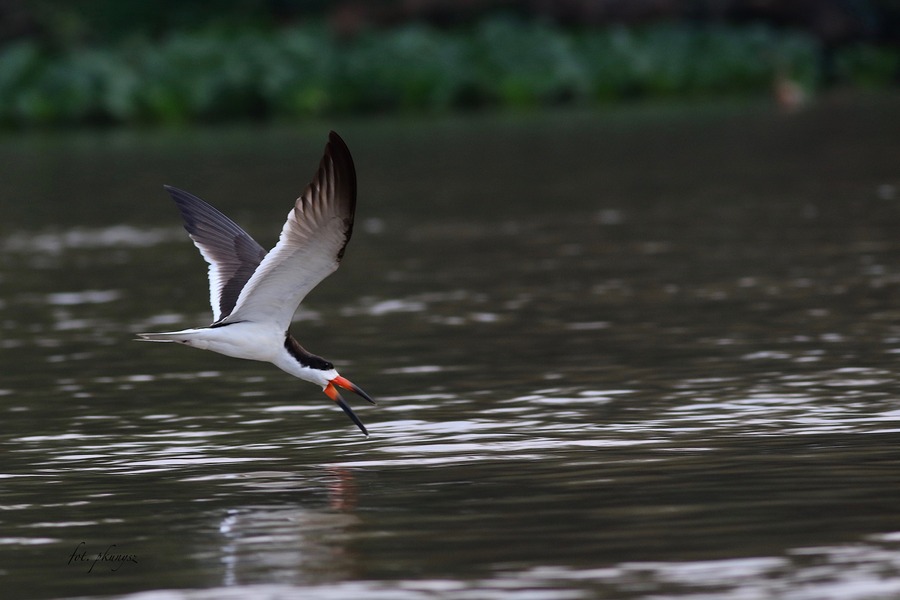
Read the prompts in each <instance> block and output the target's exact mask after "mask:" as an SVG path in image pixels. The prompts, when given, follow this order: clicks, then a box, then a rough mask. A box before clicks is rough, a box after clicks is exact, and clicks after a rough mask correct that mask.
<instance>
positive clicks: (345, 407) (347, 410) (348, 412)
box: [337, 395, 369, 437]
mask: <svg viewBox="0 0 900 600" xmlns="http://www.w3.org/2000/svg"><path fill="white" fill-rule="evenodd" d="M337 405H338V406H340V407H341V410H343V411H344V413H345V414H346V415H347V416H348V417H350V420H351V421H353V422H354V423H355V424H356V426H357V427H359V430H360V431H362V432H363V435H365V436H366V437H369V430H368V429H366V426H365V425H363V422H362V421H360V420H359V417H357V416H356V413H355V412H353V409H352V408H350V405H349V404H347V403H346V402H345V401H344V399H343V398H342V397H341V396H340V395H338V399H337Z"/></svg>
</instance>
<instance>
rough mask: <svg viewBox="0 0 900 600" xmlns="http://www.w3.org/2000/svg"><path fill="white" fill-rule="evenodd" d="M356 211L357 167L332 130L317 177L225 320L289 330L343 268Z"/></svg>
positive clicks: (301, 198) (300, 198) (342, 142)
mask: <svg viewBox="0 0 900 600" xmlns="http://www.w3.org/2000/svg"><path fill="white" fill-rule="evenodd" d="M355 211H356V169H355V167H354V166H353V158H352V157H351V156H350V151H349V150H348V149H347V145H346V144H345V143H344V140H342V139H341V138H340V136H338V134H336V133H335V132H333V131H332V132H331V134H330V135H329V138H328V144H327V145H326V146H325V153H324V156H322V160H321V162H320V163H319V169H318V171H316V174H315V176H314V177H313V180H312V181H311V182H310V184H309V185H308V186H307V187H306V190H305V191H304V192H303V194H302V195H301V196H300V197H299V198H298V199H297V201H296V203H295V204H294V209H293V210H292V211H291V212H290V213H289V214H288V218H287V221H286V222H285V224H284V227H283V228H282V230H281V235H280V237H279V238H278V243H277V244H276V245H275V247H274V248H272V250H271V251H270V252H269V253H268V254H267V255H266V257H265V258H264V259H263V261H262V262H261V263H260V265H259V267H258V268H257V269H256V271H255V272H254V273H253V276H252V277H251V278H250V280H249V281H248V282H247V284H246V285H245V286H244V289H242V290H241V293H240V296H239V297H238V299H237V304H236V305H235V307H234V310H232V311H231V314H230V315H229V316H228V317H227V318H226V319H224V323H229V322H237V321H257V322H261V321H270V322H273V323H277V324H278V325H279V326H280V327H281V328H282V329H283V330H285V331H287V328H288V326H289V325H290V323H291V320H292V319H293V316H294V312H295V311H296V310H297V306H298V305H299V304H300V302H301V301H302V300H303V298H304V297H306V294H308V293H309V291H310V290H312V289H313V288H314V287H316V286H317V285H318V284H319V282H321V281H322V280H323V279H325V278H326V277H327V276H328V275H330V274H331V273H333V272H334V271H335V269H337V268H338V265H339V264H340V261H341V258H342V257H343V255H344V249H345V248H346V246H347V242H349V241H350V234H351V233H352V232H353V216H354V213H355Z"/></svg>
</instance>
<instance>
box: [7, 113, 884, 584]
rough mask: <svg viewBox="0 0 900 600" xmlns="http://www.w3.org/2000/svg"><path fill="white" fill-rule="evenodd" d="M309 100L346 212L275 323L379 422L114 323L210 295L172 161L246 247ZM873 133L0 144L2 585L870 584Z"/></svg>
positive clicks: (634, 128)
mask: <svg viewBox="0 0 900 600" xmlns="http://www.w3.org/2000/svg"><path fill="white" fill-rule="evenodd" d="M328 127H335V128H336V129H338V130H339V131H340V133H341V134H342V135H343V136H344V137H345V139H346V140H347V142H348V144H349V145H350V148H351V150H352V151H353V153H354V156H355V158H356V162H357V167H358V171H359V179H360V198H359V208H358V215H357V225H356V229H355V232H354V237H353V240H352V242H351V244H350V246H349V248H348V250H347V254H346V258H345V261H344V264H343V266H342V267H341V269H340V270H339V271H338V273H336V274H335V275H334V276H332V277H331V278H330V279H328V280H327V281H326V282H325V283H323V284H322V286H321V287H320V288H319V289H317V290H315V292H314V293H313V294H311V295H310V297H309V299H308V301H307V302H306V303H305V304H304V306H303V307H302V308H301V310H300V311H299V312H298V314H297V319H296V322H295V323H294V326H293V328H294V332H295V334H296V335H297V336H298V337H299V338H300V339H301V340H302V341H303V343H304V345H305V346H306V347H307V348H309V349H310V350H311V351H313V352H316V353H318V354H322V355H323V356H325V357H327V358H328V359H329V360H332V361H333V362H334V363H335V364H336V366H337V368H338V369H339V370H340V371H341V373H342V374H343V375H345V376H346V377H348V378H350V379H351V380H353V381H354V382H356V383H358V384H359V385H361V386H362V387H364V388H365V389H366V390H367V391H368V392H369V393H370V394H372V395H373V396H375V397H376V398H378V400H379V405H378V406H377V407H368V406H364V403H357V404H356V405H357V407H358V414H359V415H360V417H361V418H362V419H363V421H364V422H365V423H366V424H367V425H368V427H369V429H370V431H371V434H372V435H371V437H370V438H369V439H366V438H364V437H363V436H361V435H360V434H359V432H358V431H357V430H356V428H355V427H354V426H353V425H352V423H350V422H349V421H348V420H347V419H346V418H345V416H344V415H343V414H342V413H341V412H340V411H339V410H338V409H336V407H334V406H333V404H331V403H330V402H329V401H328V400H327V398H326V397H325V396H324V395H323V394H322V393H321V392H320V391H319V390H317V389H315V387H313V386H311V385H309V384H307V383H304V382H299V381H296V380H293V379H291V378H290V377H288V376H287V375H285V374H284V373H281V372H280V371H278V370H277V369H275V368H274V367H271V366H267V365H264V364H257V363H250V362H241V361H237V360H233V359H229V358H226V357H222V356H218V355H214V354H211V353H204V352H199V351H195V350H191V349H187V348H182V347H169V346H163V345H158V344H137V343H133V342H132V341H131V338H132V337H133V333H134V332H138V331H147V330H150V331H153V330H168V329H176V328H182V327H188V326H193V325H198V324H205V323H207V322H208V321H209V318H210V313H209V307H208V305H207V299H208V293H207V290H206V282H205V278H204V276H203V274H204V270H205V266H204V264H203V262H202V260H201V259H200V257H199V255H198V254H197V252H196V250H195V249H194V248H193V246H192V245H191V243H190V241H189V240H188V239H187V237H186V235H185V234H184V232H183V230H181V228H180V225H179V221H178V216H177V212H176V211H175V209H174V207H173V206H171V203H170V201H169V200H168V198H167V196H166V195H165V194H164V192H163V191H162V187H161V186H162V184H163V183H168V184H172V185H177V186H179V187H183V188H186V189H188V190H190V191H192V192H194V193H196V194H198V195H200V196H201V197H203V198H205V199H207V200H209V201H211V202H213V203H214V204H216V205H217V206H218V207H219V208H221V209H222V210H223V211H224V212H226V213H227V214H229V215H231V216H232V217H233V218H234V219H235V220H236V221H238V222H239V223H241V224H242V225H244V226H245V227H246V228H247V229H248V231H250V232H251V233H252V234H253V235H255V236H256V237H257V239H258V240H259V241H260V243H262V244H263V245H265V246H269V245H271V244H272V243H274V241H275V239H276V236H277V232H278V230H279V229H280V226H281V223H282V222H283V219H284V216H285V214H286V212H287V210H288V207H289V206H290V202H291V201H292V199H293V198H294V197H295V196H296V195H297V194H298V193H299V192H300V191H302V188H303V186H304V185H305V183H306V182H307V181H308V179H309V178H310V176H311V175H312V172H313V170H314V167H315V165H316V163H317V161H318V158H319V153H320V152H321V148H322V146H323V145H324V141H325V139H326V136H327V128H328ZM898 156H900V104H898V103H897V101H896V98H857V99H852V100H849V99H843V98H834V99H823V100H822V101H820V102H819V103H818V104H817V105H814V106H812V107H811V108H810V109H809V110H807V111H805V112H802V113H798V114H794V115H783V114H777V113H774V112H773V111H771V110H770V109H769V108H768V107H765V106H724V107H715V108H714V107H690V108H673V109H665V110H663V109H658V108H639V109H632V110H628V111H619V112H610V113H606V114H587V113H583V114H571V113H567V114H557V115H550V116H547V115H520V116H516V117H503V118H496V117H489V116H475V117H466V118H458V119H456V118H455V119H450V118H445V119H440V120H436V121H425V120H420V121H415V122H412V121H377V120H369V121H353V122H346V123H336V124H328V126H320V125H309V126H306V127H302V128H297V127H287V126H267V127H253V126H242V127H234V128H224V129H210V130H190V131H161V132H160V131H129V132H120V131H108V132H99V133H69V134H28V135H25V134H21V135H9V136H7V137H5V138H3V139H0V164H3V165H4V166H3V177H2V178H0V203H2V206H3V214H4V216H5V218H4V219H3V222H2V223H0V252H2V255H0V256H2V263H0V265H2V269H0V289H2V295H0V324H2V333H0V357H2V361H3V371H2V378H0V411H2V415H3V419H2V429H0V445H2V455H3V462H2V473H0V588H2V589H3V590H4V596H5V597H22V598H62V597H80V598H99V597H106V596H110V595H117V596H126V597H129V598H135V599H140V600H156V599H166V600H169V599H184V598H187V599H206V598H210V599H212V598H216V599H218V598H245V597H254V598H267V597H268V598H290V597H298V598H299V597H317V598H360V597H367V598H376V599H377V598H391V599H395V598H397V599H401V600H403V599H405V598H410V599H420V598H460V599H466V598H479V599H481V598H494V597H496V598H659V597H678V598H726V599H727V598H735V599H738V598H740V599H741V600H744V599H746V598H772V597H790V598H877V597H895V596H896V595H898V594H900V511H898V509H897V507H898V506H900V450H898V442H900V402H898V389H900V381H898V377H897V374H896V373H897V363H898V359H900V356H898V354H900V308H898V307H900V241H898V239H900V238H898V235H897V232H898V231H900V205H898V199H900V169H898V163H897V160H896V158H897V157H898ZM98 554H99V555H100V557H101V559H100V560H97V556H98Z"/></svg>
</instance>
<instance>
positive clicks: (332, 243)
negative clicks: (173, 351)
mask: <svg viewBox="0 0 900 600" xmlns="http://www.w3.org/2000/svg"><path fill="white" fill-rule="evenodd" d="M165 187H166V191H168V192H169V194H170V195H171V196H172V199H173V200H174V201H175V204H176V205H177V206H178V210H180V211H181V217H182V219H183V220H184V228H185V229H186V230H187V232H188V235H190V236H191V239H192V240H194V245H195V246H197V248H198V249H199V250H200V254H202V255H203V258H204V259H206V262H207V263H209V300H210V304H212V310H213V323H212V324H211V325H209V326H208V327H198V328H195V329H185V330H183V331H170V332H165V333H139V334H138V336H140V340H145V341H150V342H178V343H180V344H184V345H186V346H191V347H192V348H200V349H202V350H212V351H213V352H218V353H220V354H224V355H226V356H233V357H235V358H245V359H248V360H261V361H265V362H270V363H272V364H273V365H275V366H276V367H278V368H279V369H281V370H283V371H285V372H287V373H290V374H291V375H293V376H294V377H299V378H300V379H303V380H304V381H309V382H312V383H315V384H316V385H320V386H322V389H323V390H324V392H325V394H327V395H328V397H329V398H331V399H332V400H334V401H335V402H336V403H337V404H338V406H340V407H341V408H342V409H343V410H344V412H345V413H347V416H348V417H350V418H351V419H352V420H353V422H354V423H356V426H357V427H359V428H360V430H361V431H362V432H363V433H364V434H365V435H367V436H368V435H369V432H368V431H367V430H366V427H365V425H363V424H362V421H360V420H359V417H357V416H356V414H355V413H354V412H353V410H352V409H351V408H350V406H349V405H348V404H347V403H346V402H345V401H344V399H343V398H342V397H341V394H340V393H339V392H338V390H337V388H336V387H335V386H340V387H342V388H344V389H348V390H351V391H353V392H355V393H357V394H359V395H360V396H362V397H363V398H365V399H366V400H368V401H369V402H371V403H372V404H375V401H374V400H372V398H371V397H370V396H369V395H368V394H367V393H365V392H364V391H363V390H362V389H361V388H359V387H358V386H356V385H355V384H353V383H351V382H350V381H349V380H347V379H345V378H344V377H341V376H340V375H339V374H338V372H337V371H336V370H335V369H334V365H332V364H331V363H330V362H328V361H327V360H325V359H324V358H322V357H320V356H316V355H315V354H312V353H310V352H307V351H306V350H305V349H304V348H303V346H301V345H300V344H299V343H298V342H297V340H296V339H294V337H293V336H292V335H291V333H290V330H289V328H290V324H291V320H292V319H293V316H294V312H295V311H296V310H297V306H299V305H300V302H301V301H302V300H303V298H304V297H305V296H306V294H308V293H309V291H310V290H312V289H313V288H314V287H316V286H317V285H318V284H319V282H320V281H322V280H323V279H325V278H326V277H327V276H328V275H330V274H331V273H332V272H334V271H335V270H336V269H337V268H338V265H339V264H340V262H341V258H342V257H343V256H344V249H345V248H346V247H347V242H349V241H350V234H351V233H352V232H353V215H354V212H355V211H356V169H355V167H354V166H353V158H352V157H351V156H350V150H348V149H347V145H346V144H345V143H344V140H342V139H341V138H340V136H338V134H336V133H335V132H333V131H332V132H331V134H330V135H329V138H328V144H327V145H326V146H325V154H324V156H323V157H322V160H321V162H320V163H319V170H318V171H316V174H315V176H314V177H313V180H312V181H311V182H310V184H309V185H308V186H307V187H306V190H305V191H304V192H303V194H302V195H301V196H300V197H299V198H298V199H297V201H296V202H295V203H294V208H293V209H292V210H291V212H290V213H288V218H287V222H285V224H284V227H283V228H282V229H281V235H280V237H279V238H278V243H277V244H275V247H274V248H272V250H271V251H270V252H268V253H267V252H266V251H265V250H264V249H263V247H262V246H260V245H259V244H258V243H256V241H255V240H254V239H253V238H252V237H250V236H249V235H248V234H247V232H245V231H244V230H243V229H241V228H240V227H239V226H238V225H237V224H236V223H235V222H234V221H232V220H231V219H229V218H228V217H226V216H225V215H223V214H222V213H221V212H219V211H218V210H216V209H215V208H213V207H212V206H210V205H209V204H207V203H206V202H204V201H203V200H201V199H200V198H197V197H196V196H194V195H191V194H189V193H187V192H185V191H183V190H180V189H178V188H174V187H170V186H165Z"/></svg>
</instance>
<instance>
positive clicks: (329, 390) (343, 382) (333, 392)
mask: <svg viewBox="0 0 900 600" xmlns="http://www.w3.org/2000/svg"><path fill="white" fill-rule="evenodd" d="M335 384H336V385H339V386H341V387H342V388H344V389H345V390H350V391H351V392H354V393H356V394H359V395H360V396H362V397H363V398H365V399H366V400H368V401H369V402H370V403H372V404H375V401H374V400H372V397H371V396H369V395H368V394H367V393H365V392H364V391H363V390H362V388H360V387H359V386H357V385H355V384H353V383H352V382H351V381H350V380H349V379H345V378H344V377H341V376H340V375H338V376H337V377H335V378H334V379H332V380H331V381H329V382H328V385H326V386H325V389H324V392H325V395H326V396H328V397H329V398H331V399H332V400H334V401H335V402H336V403H337V405H338V406H340V407H341V410H343V411H344V412H345V413H346V414H347V416H348V417H350V420H351V421H353V422H354V423H356V426H357V427H359V430H360V431H362V432H363V434H365V436H366V437H368V436H369V431H368V430H367V429H366V426H365V425H363V424H362V421H360V420H359V417H357V416H356V413H355V412H353V409H352V408H350V405H349V404H347V403H346V402H345V401H344V398H343V397H342V396H341V394H340V392H338V391H337V388H336V387H334V386H335Z"/></svg>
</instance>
